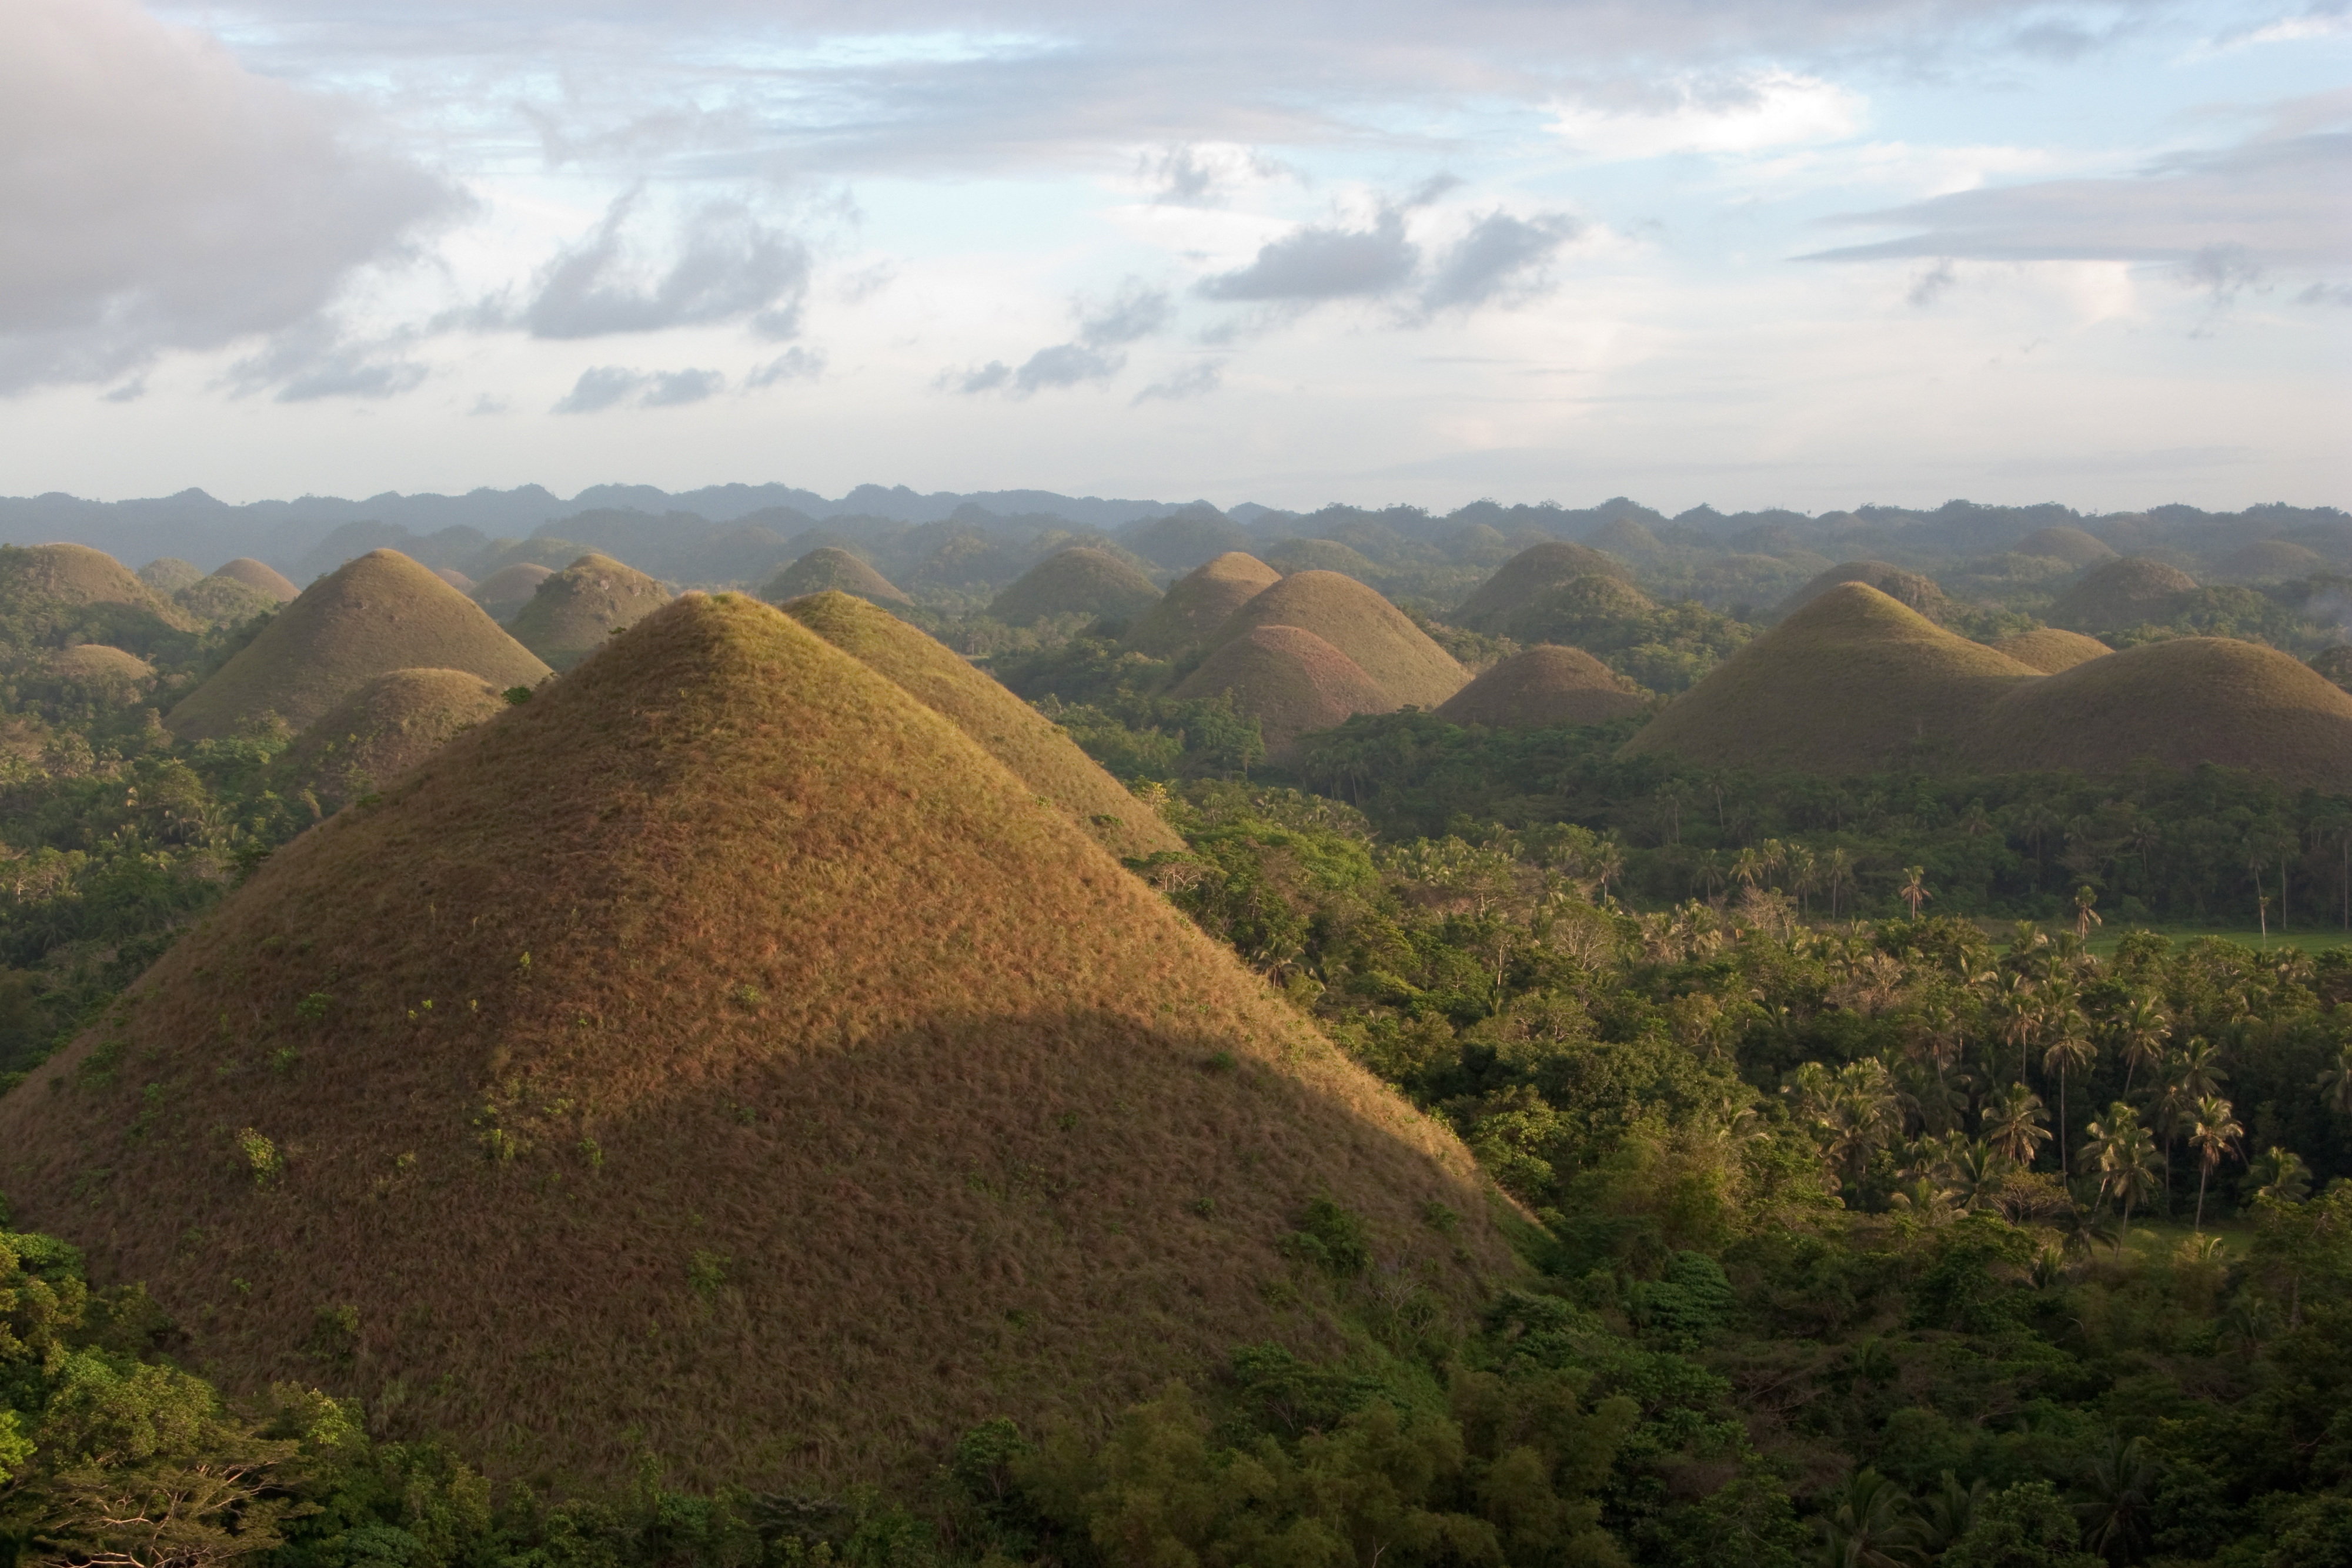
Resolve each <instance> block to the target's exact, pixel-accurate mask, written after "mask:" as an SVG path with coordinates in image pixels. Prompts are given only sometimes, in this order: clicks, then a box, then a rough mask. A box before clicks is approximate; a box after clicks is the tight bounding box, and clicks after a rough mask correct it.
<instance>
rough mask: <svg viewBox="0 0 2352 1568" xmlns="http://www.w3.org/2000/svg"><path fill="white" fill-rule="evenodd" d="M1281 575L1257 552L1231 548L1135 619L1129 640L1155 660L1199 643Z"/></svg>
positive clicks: (1177, 582)
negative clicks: (1260, 557) (1258, 555)
mask: <svg viewBox="0 0 2352 1568" xmlns="http://www.w3.org/2000/svg"><path fill="white" fill-rule="evenodd" d="M1281 580H1282V573H1280V572H1278V571H1276V570H1274V568H1272V567H1270V566H1268V565H1266V563H1265V562H1264V561H1262V560H1260V559H1257V557H1255V556H1254V555H1247V554H1244V552H1242V551H1240V550H1227V551H1226V552H1225V553H1224V554H1223V555H1220V556H1218V557H1216V558H1214V559H1211V560H1208V561H1206V562H1203V563H1202V565H1201V566H1200V567H1198V568H1197V569H1195V570H1193V571H1192V572H1191V573H1189V574H1188V575H1186V576H1184V577H1181V578H1179V579H1177V580H1175V581H1174V582H1172V583H1171V584H1169V585H1168V591H1167V592H1166V593H1165V594H1164V595H1162V596H1161V598H1160V602H1159V603H1157V604H1155V605H1153V606H1152V607H1151V608H1150V609H1149V610H1147V611H1145V612H1143V613H1142V614H1140V615H1139V616H1137V617H1136V618H1135V624H1133V625H1132V626H1129V628H1128V629H1127V640H1126V645H1127V646H1128V647H1129V648H1132V649H1134V650H1135V651H1136V652H1137V653H1149V654H1150V655H1151V656H1152V657H1153V658H1155V659H1169V658H1173V657H1175V656H1176V655H1177V654H1179V653H1185V652H1188V651H1189V650H1191V649H1193V648H1196V647H1198V646H1200V644H1201V643H1204V642H1206V641H1207V640H1208V639H1209V638H1210V636H1211V635H1213V633H1214V632H1216V630H1217V628H1218V627H1220V626H1222V625H1223V624H1224V622H1225V617H1226V616H1228V615H1231V614H1232V613H1233V612H1234V611H1236V610H1239V609H1240V608H1241V607H1242V606H1243V605H1244V604H1246V603H1248V602H1249V601H1251V600H1252V599H1254V598H1255V597H1256V596H1257V595H1258V594H1260V593H1263V592H1265V591H1266V590H1267V589H1269V588H1271V587H1273V586H1274V585H1275V584H1276V583H1277V582H1280V581H1281Z"/></svg>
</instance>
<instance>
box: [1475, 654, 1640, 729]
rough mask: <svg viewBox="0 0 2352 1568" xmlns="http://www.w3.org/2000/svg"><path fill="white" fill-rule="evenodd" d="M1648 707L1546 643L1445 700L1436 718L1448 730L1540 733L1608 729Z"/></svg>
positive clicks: (1633, 692) (1607, 675) (1606, 673)
mask: <svg viewBox="0 0 2352 1568" xmlns="http://www.w3.org/2000/svg"><path fill="white" fill-rule="evenodd" d="M1648 706H1650V700H1649V698H1648V697H1647V696H1646V695H1644V694H1643V691H1642V689H1641V688H1640V687H1639V686H1637V685H1634V684H1633V682H1631V681H1629V680H1627V679H1626V678H1625V677H1624V676H1622V675H1621V674H1618V673H1617V672H1616V671H1614V670H1612V669H1611V668H1610V667H1609V666H1608V665H1606V664H1602V663H1601V661H1600V660H1598V659H1596V658H1594V657H1593V656H1592V655H1591V654H1590V653H1586V652H1585V651H1584V650H1583V649H1581V648H1561V647H1555V646H1553V645H1551V644H1549V643H1547V644H1545V645H1544V646H1542V647H1539V648H1529V649H1528V650H1527V651H1526V652H1525V653H1514V654H1512V655H1511V656H1510V657H1509V658H1507V659H1505V660H1504V661H1503V662H1502V663H1501V664H1496V666H1495V667H1494V668H1492V669H1490V670H1488V671H1486V673H1485V674H1481V675H1480V676H1479V677H1478V678H1477V679H1476V680H1475V681H1472V682H1471V683H1470V684H1469V685H1466V686H1465V687H1463V688H1462V689H1461V690H1460V691H1458V692H1456V693H1454V695H1452V696H1451V697H1448V698H1447V699H1446V700H1445V703H1444V706H1441V707H1440V708H1439V709H1438V710H1437V716H1438V717H1440V718H1442V719H1444V720H1446V721H1447V722H1449V723H1452V724H1483V725H1486V726H1488V727H1491V728H1496V729H1539V728H1542V727H1545V726H1547V725H1554V724H1606V723H1608V722H1609V721H1610V720H1611V719H1615V718H1624V717H1627V716H1631V715H1633V714H1637V713H1640V712H1642V711H1643V709H1644V708H1646V707H1648Z"/></svg>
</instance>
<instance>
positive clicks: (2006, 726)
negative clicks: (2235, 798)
mask: <svg viewBox="0 0 2352 1568" xmlns="http://www.w3.org/2000/svg"><path fill="white" fill-rule="evenodd" d="M2142 758H2153V759H2154V760H2155V761H2157V762H2158V763H2159V764H2162V765H2163V766H2166V767H2168V768H2195V767H2197V766H2198V765H2200V763H2207V762H2215V763H2220V764H2221V765H2223V766H2224V767H2229V768H2247V769H2250V770H2251V771H2253V772H2256V773H2261V774H2264V775H2267V776H2268V777H2271V778H2273V779H2279V780H2281V781H2282V782H2284V783H2286V784H2288V785H2290V786H2305V785H2308V786H2314V787H2316V788H2319V789H2336V790H2340V789H2343V788H2344V787H2345V783H2346V780H2347V779H2352V694H2347V693H2346V692H2345V691H2344V690H2343V689H2342V688H2340V687H2338V686H2337V685H2336V684H2335V683H2333V682H2332V681H2330V680H2328V679H2327V678H2326V676H2325V675H2322V674H2319V673H2318V672H2317V671H2315V670H2314V669H2312V668H2311V667H2310V666H2308V665H2306V664H2304V663H2303V662H2302V661H2300V660H2298V659H2295V658H2294V657H2292V656H2291V655H2289V654H2286V653H2280V652H2279V651H2278V650H2277V649H2275V648H2264V647H2261V646H2259V645H2257V644H2255V643H2241V642H2237V641H2235V640H2234V639H2231V638H2227V637H2179V638H2175V639H2172V640H2170V641H2168V642H2163V643H2146V644H2144V645H2142V646H2140V647H2137V648H2126V649H2125V650H2124V651H2123V652H2121V653H2110V654H2108V655H2107V656H2106V657H2105V658H2104V659H2092V660H2089V661H2086V662H2085V663H2084V664H2077V665H2075V666H2074V668H2072V669H2069V670H2065V671H2063V672H2061V673H2059V674H2053V675H2051V676H2049V677H2047V678H2045V679H2043V680H2039V681H2034V682H2032V683H2031V684H2028V685H2021V686H2020V687H2019V688H2018V689H2016V690H2014V691H2012V692H2011V693H2009V694H2008V695H2004V696H2003V697H2001V698H2000V701H1999V702H1997V703H1995V704H1994V705H1993V706H1992V709H1991V711H1990V713H1989V714H1988V716H1987V717H1986V720H1985V722H1984V723H1983V725H1982V726H1981V727H1980V732H1979V737H1978V739H1977V741H1976V743H1975V744H1974V746H1973V747H1970V752H1969V761H1970V762H1971V764H1972V765H1973V766H1975V767H1977V768H1980V769H1982V770H1984V771H1987V772H2023V771H2029V770H2030V771H2036V772H2041V771H2054V770H2057V769H2060V768H2065V769H2070V770H2072V771H2074V772H2077V773H2084V774H2091V775H2099V774H2115V773H2120V772H2122V771H2124V770H2125V769H2126V768H2129V767H2130V766H2131V765H2132V764H2133V763H2135V762H2137V761H2139V760H2141V759H2142Z"/></svg>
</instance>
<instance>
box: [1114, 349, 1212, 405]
mask: <svg viewBox="0 0 2352 1568" xmlns="http://www.w3.org/2000/svg"><path fill="white" fill-rule="evenodd" d="M1224 384H1225V361H1223V360H1202V361H1200V362H1199V363H1198V364H1192V365H1187V366H1185V367H1184V368H1183V369H1182V370H1181V371H1177V372H1176V373H1175V374H1174V375H1171V376H1169V377H1168V378H1166V379H1165V380H1163V381H1157V382H1152V383H1151V384H1150V386H1148V387H1146V388H1144V389H1143V390H1142V391H1141V392H1138V393H1136V394H1135V401H1136V402H1137V403H1138V404H1139V405H1140V404H1143V403H1147V402H1159V401H1161V400H1165V401H1167V402H1181V400H1183V399H1186V398H1195V397H1206V396H1208V395H1209V394H1210V393H1211V392H1215V391H1216V390H1217V389H1218V388H1219V387H1221V386H1223V385H1224Z"/></svg>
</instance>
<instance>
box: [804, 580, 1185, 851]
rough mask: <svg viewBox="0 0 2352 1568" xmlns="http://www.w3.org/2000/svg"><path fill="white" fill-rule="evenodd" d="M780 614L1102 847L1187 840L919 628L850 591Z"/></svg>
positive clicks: (1177, 846)
mask: <svg viewBox="0 0 2352 1568" xmlns="http://www.w3.org/2000/svg"><path fill="white" fill-rule="evenodd" d="M783 609H784V613H785V614H787V615H790V616H791V617H792V618H793V620H795V621H798V622H800V623H801V624H802V625H803V626H805V627H807V628H808V629H809V630H810V631H812V632H815V633H816V634H817V635H818V636H820V637H822V638H824V640H825V641H826V642H828V643H832V644H833V645H834V646H835V647H836V648H838V649H840V650H841V651H842V652H843V653H846V654H848V655H849V656H850V657H851V658H853V659H856V661H857V662H858V663H859V664H864V665H865V666H866V668H867V669H869V670H872V671H874V672H875V673H876V674H879V675H881V676H882V677H883V678H884V679H885V680H887V681H888V682H890V683H891V684H892V685H895V686H897V687H898V688H899V689H900V690H901V691H903V692H905V693H906V694H907V695H909V696H911V697H913V698H914V699H915V700H916V701H917V702H919V703H920V704H922V705H923V706H925V707H927V708H929V709H930V710H931V711H932V712H934V713H937V714H939V715H940V716H943V717H945V718H946V719H947V720H948V722H949V723H950V724H952V725H954V726H955V727H957V728H958V729H961V730H962V731H963V732H964V734H966V735H968V736H970V737H971V738H972V739H973V740H975V741H977V742H979V744H980V747H981V749H982V750H983V751H986V752H987V753H988V754H989V755H990V756H992V757H993V758H996V760H997V761H999V762H1001V763H1003V765H1004V766H1005V767H1006V768H1010V769H1011V770H1012V772H1013V776H1014V777H1015V778H1017V779H1021V780H1022V781H1023V782H1024V783H1025V784H1027V785H1028V786H1029V788H1030V789H1034V790H1035V791H1036V792H1037V794H1038V796H1039V797H1040V798H1041V799H1043V800H1049V801H1051V802H1053V803H1054V804H1055V805H1056V806H1058V807H1060V808H1061V809H1062V810H1065V811H1066V812H1068V813H1069V814H1070V816H1071V817H1072V818H1074V819H1076V821H1077V822H1078V824H1079V825H1080V826H1081V827H1083V828H1085V829H1086V830H1087V832H1089V833H1091V834H1092V835H1093V836H1094V837H1095V838H1096V839H1097V841H1100V842H1101V844H1102V845H1103V847H1104V848H1105V849H1108V850H1109V851H1110V852H1112V853H1113V854H1115V855H1118V856H1119V857H1120V858H1122V859H1127V860H1137V859H1140V858H1142V857H1143V856H1145V855H1149V854H1153V853H1156V852H1160V851H1163V850H1164V851H1169V852H1178V851H1181V850H1182V849H1183V848H1184V841H1183V840H1182V839H1181V838H1179V837H1178V836H1177V835H1176V833H1175V832H1174V831H1172V830H1171V829H1170V828H1169V826H1168V824H1167V823H1165V822H1163V821H1160V818H1159V816H1158V814H1157V813H1155V812H1154V811H1153V810H1151V808H1150V807H1149V806H1147V805H1145V804H1144V803H1143V802H1142V801H1140V800H1137V799H1136V798H1135V797H1134V796H1132V795H1130V794H1129V793H1128V792H1127V790H1126V789H1123V788H1122V787H1121V786H1120V784H1119V782H1118V779H1113V778H1112V777H1111V776H1110V775H1109V774H1108V773H1106V772H1104V771H1103V770H1102V768H1099V767H1098V766H1097V765H1096V762H1095V760H1094V758H1091V757H1088V756H1087V754H1086V753H1085V752H1083V751H1081V750H1079V749H1078V747H1077V743H1076V741H1074V740H1072V739H1071V738H1070V737H1069V736H1068V735H1066V734H1065V733H1064V732H1063V730H1062V729H1061V727H1059V726H1057V725H1055V723H1054V722H1053V721H1052V720H1051V719H1049V718H1047V717H1046V716H1045V715H1044V714H1041V713H1039V712H1038V711H1037V710H1036V709H1035V708H1034V707H1031V706H1029V705H1028V704H1027V703H1025V702H1023V701H1022V700H1021V699H1020V698H1019V697H1017V696H1014V695H1013V694H1012V693H1011V692H1009V691H1007V690H1005V688H1004V686H1003V683H1001V682H999V681H998V680H997V679H996V678H995V677H994V676H993V675H991V674H987V673H986V672H985V671H982V670H975V669H973V668H972V667H971V664H969V663H968V662H966V661H965V659H964V658H963V656H962V655H961V654H960V653H956V652H955V651H954V650H953V649H951V648H949V647H947V646H946V645H945V644H943V643H940V641H939V640H938V639H937V638H935V637H933V636H931V635H930V634H929V632H924V631H923V630H922V629H921V628H920V627H918V626H909V625H908V624H907V623H906V622H903V621H901V620H899V619H898V617H897V616H895V615H893V614H891V613H890V612H888V611H886V610H882V609H880V608H877V606H875V605H872V604H868V603H867V602H866V601H864V600H861V599H856V598H853V597H851V596H850V595H848V594H846V593H841V592H830V593H818V594H812V595H810V596H809V597H807V598H805V599H796V600H794V601H792V602H791V603H789V604H787V605H785V606H784V607H783Z"/></svg>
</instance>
